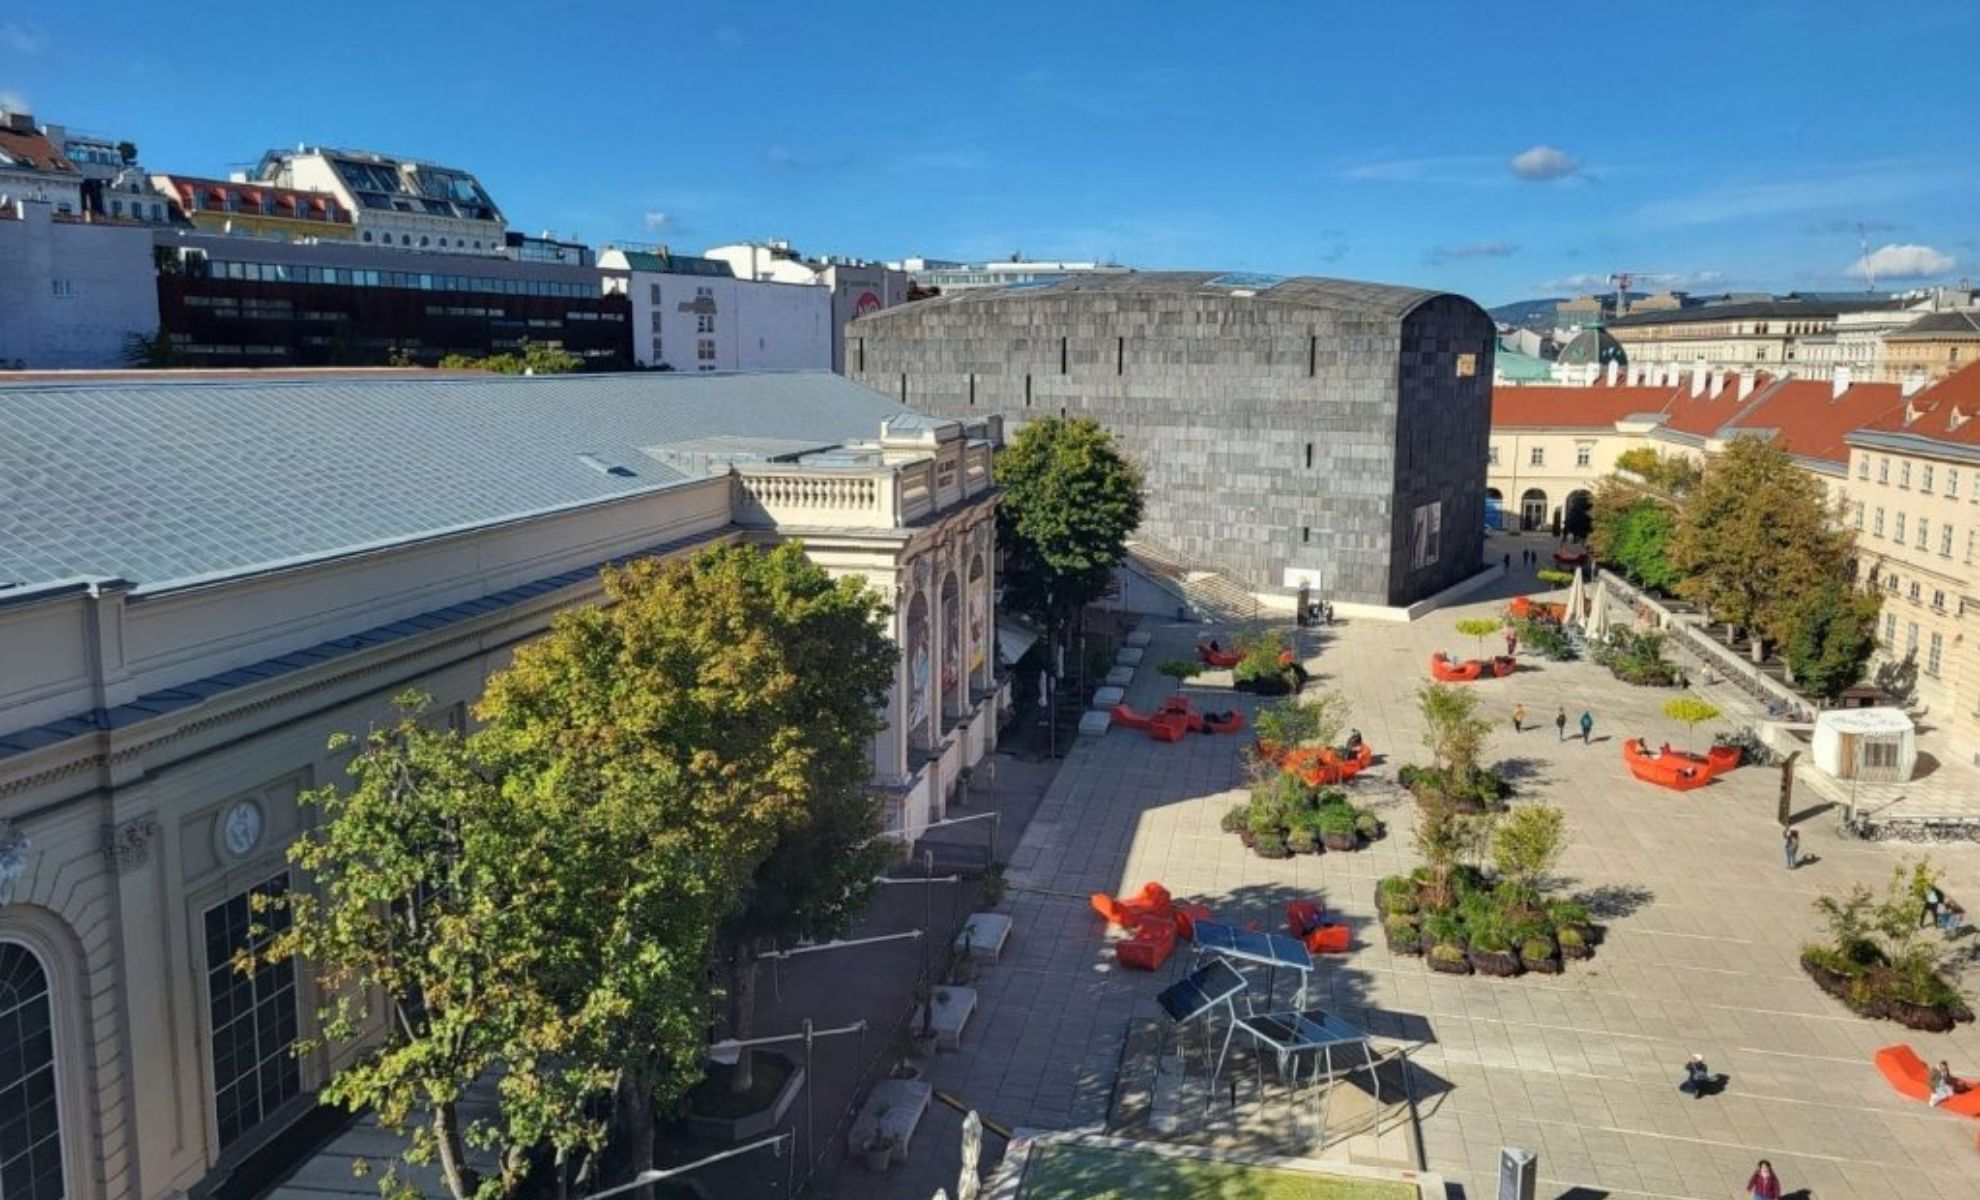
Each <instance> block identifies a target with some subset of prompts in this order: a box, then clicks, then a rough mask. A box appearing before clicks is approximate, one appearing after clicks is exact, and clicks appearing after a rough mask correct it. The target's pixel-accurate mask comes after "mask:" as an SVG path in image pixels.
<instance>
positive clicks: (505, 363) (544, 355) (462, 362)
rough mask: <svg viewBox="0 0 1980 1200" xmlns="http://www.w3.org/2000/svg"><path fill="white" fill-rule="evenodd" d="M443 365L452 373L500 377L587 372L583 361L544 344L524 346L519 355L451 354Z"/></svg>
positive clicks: (443, 359)
mask: <svg viewBox="0 0 1980 1200" xmlns="http://www.w3.org/2000/svg"><path fill="white" fill-rule="evenodd" d="M440 365H441V366H442V367H443V368H446V369H447V370H450V371H489V372H492V373H494V374H497V375H573V374H576V373H577V372H579V371H582V370H584V360H583V359H582V358H579V357H578V356H577V355H575V354H572V353H571V352H570V351H568V350H564V349H562V348H560V347H557V346H548V345H545V344H544V343H542V342H527V341H526V342H524V343H523V344H522V350H521V352H520V353H505V354H490V355H488V356H487V357H485V358H475V357H473V356H472V355H467V354H449V355H447V356H446V357H445V358H442V359H441V360H440Z"/></svg>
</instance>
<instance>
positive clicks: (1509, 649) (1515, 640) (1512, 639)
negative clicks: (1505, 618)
mask: <svg viewBox="0 0 1980 1200" xmlns="http://www.w3.org/2000/svg"><path fill="white" fill-rule="evenodd" d="M1518 653H1519V630H1517V629H1508V630H1506V657H1507V658H1511V657H1512V656H1513V655H1515V654H1518Z"/></svg>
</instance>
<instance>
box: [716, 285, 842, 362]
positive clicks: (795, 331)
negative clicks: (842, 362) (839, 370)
mask: <svg viewBox="0 0 1980 1200" xmlns="http://www.w3.org/2000/svg"><path fill="white" fill-rule="evenodd" d="M733 287H734V295H735V299H734V301H733V302H732V307H731V309H730V313H732V314H733V319H732V320H729V321H728V328H729V330H730V331H731V337H730V338H729V339H728V340H729V343H730V344H731V345H732V346H733V347H734V354H735V363H734V366H735V368H736V369H737V370H742V371H778V370H800V369H801V370H815V371H826V370H830V369H831V367H832V303H831V300H832V298H831V296H830V294H829V293H827V292H826V291H825V289H824V288H821V287H811V286H806V285H803V284H789V283H744V282H737V283H735V284H734V285H733ZM726 315H728V314H722V315H718V316H717V318H716V321H717V324H718V325H720V324H721V323H722V321H723V317H724V316H726Z"/></svg>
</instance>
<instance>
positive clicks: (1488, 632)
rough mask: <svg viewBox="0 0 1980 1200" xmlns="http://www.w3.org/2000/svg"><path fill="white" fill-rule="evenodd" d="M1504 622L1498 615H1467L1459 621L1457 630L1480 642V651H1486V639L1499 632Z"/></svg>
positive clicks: (1481, 653)
mask: <svg viewBox="0 0 1980 1200" xmlns="http://www.w3.org/2000/svg"><path fill="white" fill-rule="evenodd" d="M1501 625H1502V622H1501V621H1500V620H1499V619H1498V618H1497V617H1466V618H1464V619H1463V620H1461V621H1459V622H1458V623H1457V626H1456V628H1457V631H1458V632H1459V633H1461V634H1463V635H1464V636H1465V637H1468V638H1473V639H1475V640H1476V641H1477V642H1478V653H1479V654H1480V655H1481V656H1482V655H1483V654H1484V653H1485V639H1486V638H1488V637H1491V636H1492V635H1493V634H1495V633H1497V632H1499V629H1500V628H1501Z"/></svg>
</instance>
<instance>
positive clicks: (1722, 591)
mask: <svg viewBox="0 0 1980 1200" xmlns="http://www.w3.org/2000/svg"><path fill="white" fill-rule="evenodd" d="M1853 548H1854V543H1853V540H1852V538H1851V536H1850V534H1849V532H1848V531H1847V530H1846V529H1845V528H1844V527H1843V525H1842V522H1841V521H1840V520H1838V519H1837V514H1836V513H1835V512H1834V511H1833V510H1832V509H1831V507H1830V505H1829V504H1828V503H1827V501H1826V500H1825V498H1824V493H1823V490H1822V484H1821V483H1820V482H1819V481H1818V480H1817V479H1816V478H1815V477H1814V476H1813V475H1810V474H1809V473H1808V472H1806V471H1803V470H1801V469H1800V468H1798V467H1796V466H1795V465H1794V462H1793V461H1792V460H1791V459H1790V458H1789V457H1788V455H1787V452H1786V451H1785V450H1783V449H1782V448H1781V447H1780V446H1779V445H1777V444H1775V443H1774V442H1771V441H1763V440H1761V439H1759V438H1746V437H1742V438H1735V439H1733V440H1732V441H1731V442H1730V443H1729V444H1728V445H1727V446H1726V448H1725V450H1724V451H1722V452H1721V453H1720V454H1718V455H1717V456H1715V457H1714V458H1713V459H1712V460H1711V461H1710V462H1709V463H1708V464H1707V466H1706V468H1705V473H1704V476H1703V478H1701V479H1700V481H1699V483H1698V486H1697V487H1695V488H1693V489H1692V490H1691V492H1690V494H1689V495H1688V496H1687V497H1686V499H1685V503H1684V507H1683V511H1682V513H1681V514H1680V516H1679V519H1678V523H1677V528H1676V531H1675V536H1674V537H1673V538H1672V541H1671V549H1670V558H1671V563H1672V565H1673V566H1674V567H1675V568H1676V569H1677V570H1678V571H1679V572H1681V574H1682V577H1681V578H1680V579H1679V580H1678V582H1677V591H1678V594H1679V595H1681V596H1684V597H1685V598H1686V599H1689V600H1694V601H1696V602H1698V603H1699V604H1702V605H1704V606H1705V608H1706V610H1707V611H1708V612H1710V613H1711V615H1712V618H1713V619H1714V620H1718V621H1724V622H1727V623H1730V624H1732V625H1737V626H1742V627H1745V628H1748V629H1751V630H1754V631H1756V632H1757V633H1759V634H1760V635H1762V636H1764V637H1766V638H1768V639H1770V640H1773V641H1776V642H1779V641H1783V640H1785V639H1786V638H1787V637H1788V636H1789V635H1790V634H1791V633H1792V632H1793V630H1794V620H1795V609H1796V606H1797V605H1798V604H1799V602H1800V600H1801V598H1802V597H1804V596H1805V595H1807V594H1808V593H1809V592H1812V591H1815V590H1816V589H1818V588H1820V587H1821V585H1822V584H1823V583H1825V582H1829V581H1838V580H1843V579H1846V578H1847V577H1848V570H1849V562H1850V558H1851V554H1852V551H1853Z"/></svg>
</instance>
